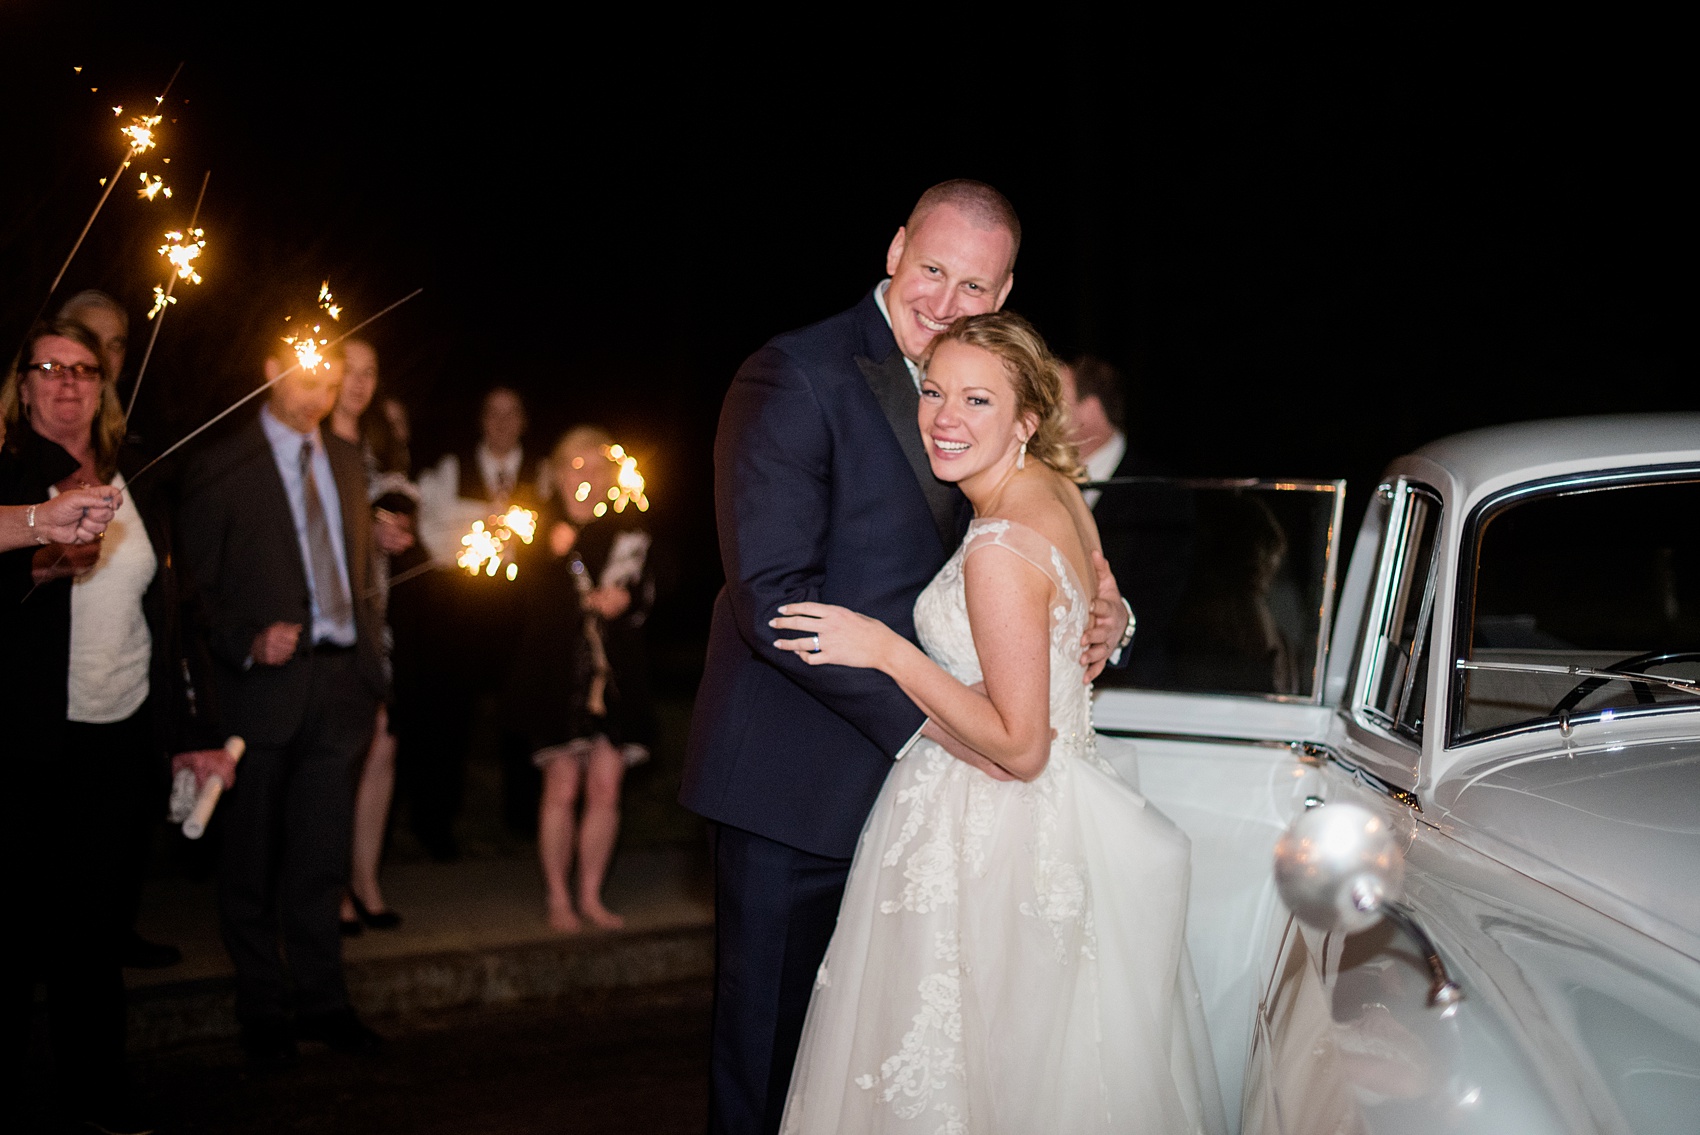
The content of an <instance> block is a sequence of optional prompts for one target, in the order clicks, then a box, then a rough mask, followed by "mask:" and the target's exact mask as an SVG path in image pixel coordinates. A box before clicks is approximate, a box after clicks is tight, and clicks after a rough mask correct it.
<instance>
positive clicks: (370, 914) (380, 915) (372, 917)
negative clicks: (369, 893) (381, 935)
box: [342, 891, 401, 933]
mask: <svg viewBox="0 0 1700 1135" xmlns="http://www.w3.org/2000/svg"><path fill="white" fill-rule="evenodd" d="M348 898H349V901H351V902H352V903H354V913H355V914H356V915H358V916H359V919H360V921H359V922H357V923H355V925H356V926H365V927H366V929H368V930H394V929H395V928H396V927H398V926H400V925H401V915H399V914H397V913H396V912H395V911H393V910H378V911H372V910H367V909H366V904H365V903H363V902H361V901H360V896H359V895H357V894H355V893H354V892H353V891H350V892H348ZM342 925H343V927H344V930H343V932H344V933H347V932H348V931H347V926H348V923H346V922H345V923H343V924H342ZM356 933H358V931H356Z"/></svg>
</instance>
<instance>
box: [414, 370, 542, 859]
mask: <svg viewBox="0 0 1700 1135" xmlns="http://www.w3.org/2000/svg"><path fill="white" fill-rule="evenodd" d="M525 429H526V413H525V404H524V403H523V402H522V401H521V400H520V396H519V395H518V394H517V393H515V392H514V391H513V390H511V389H509V388H508V387H505V386H497V387H494V388H492V389H491V390H490V391H489V392H487V393H486V394H485V395H484V401H483V408H482V410H481V412H480V415H479V432H480V436H479V442H478V444H477V445H476V446H469V447H467V448H466V449H463V450H461V451H459V452H456V453H450V454H448V455H447V456H445V457H444V458H443V459H442V460H441V461H440V462H438V464H437V465H436V466H434V467H433V468H430V469H427V470H425V471H424V472H422V473H421V474H420V476H419V488H420V494H421V499H420V505H419V535H420V539H421V540H422V541H423V542H424V544H425V546H426V548H427V549H428V550H429V551H430V553H431V556H432V558H433V559H435V560H436V561H437V562H439V563H443V564H453V563H454V562H455V557H456V556H457V555H458V554H459V553H460V551H461V543H460V540H461V537H462V536H463V535H465V534H466V532H467V530H468V529H469V528H470V527H471V526H472V524H473V523H474V522H475V521H484V520H487V519H488V518H489V517H490V516H492V515H495V514H498V513H501V512H503V511H505V510H506V509H507V508H508V506H509V505H510V504H516V503H517V504H521V505H524V506H527V507H533V508H534V507H536V504H537V497H538V493H537V491H536V486H537V459H536V457H535V456H534V455H532V454H530V453H527V452H526V450H525V448H524V446H523V444H522V439H523V438H524V436H525ZM408 587H409V590H410V591H411V594H409V595H408V596H407V599H406V602H405V605H406V607H407V608H408V610H407V611H406V613H405V614H403V613H402V612H400V611H398V613H397V614H398V617H397V620H396V622H397V625H398V626H400V627H402V628H403V634H404V635H406V634H407V633H408V632H410V631H411V632H414V634H415V637H416V641H417V643H418V645H417V648H416V657H417V660H418V661H419V662H420V663H421V664H422V665H421V669H420V670H419V671H418V672H414V671H413V670H412V668H411V661H412V660H409V662H408V663H407V664H406V665H407V666H408V673H407V674H405V675H404V677H403V681H402V686H403V695H402V701H401V705H400V706H399V708H398V722H397V724H398V727H399V729H400V738H401V744H402V748H403V749H404V750H405V751H406V752H407V754H408V757H407V764H406V766H405V767H404V768H403V769H402V776H403V785H404V790H405V792H406V795H407V796H408V799H409V804H410V806H411V807H410V811H411V819H412V822H413V830H414V833H415V834H416V835H417V836H418V837H419V841H420V842H421V843H422V844H424V845H425V849H426V851H428V852H429V853H430V854H431V856H432V857H433V858H435V859H437V860H439V861H442V862H448V861H452V860H454V859H455V858H457V857H458V856H459V854H460V851H459V845H458V844H457V842H456V840H455V836H454V821H455V819H456V817H457V815H458V814H459V812H460V804H461V792H462V785H463V781H464V778H465V769H466V757H467V752H468V750H469V748H470V746H471V738H472V727H473V723H474V721H475V720H476V718H477V716H478V711H479V708H480V703H481V701H483V700H484V699H485V698H488V697H490V696H491V695H494V694H497V693H498V692H499V691H500V690H501V689H502V688H503V686H504V684H505V683H506V680H507V674H508V670H509V667H510V666H511V665H512V661H513V659H512V653H513V652H512V650H511V649H506V648H503V647H501V646H500V645H498V646H497V647H495V648H492V647H491V645H490V644H491V642H492V641H493V640H494V641H495V642H497V643H498V644H500V643H504V642H508V641H510V640H511V639H512V638H513V637H515V636H516V635H517V634H518V630H519V625H520V623H521V622H522V617H521V616H522V612H523V610H524V608H523V605H522V603H521V597H520V594H519V591H518V590H517V589H516V588H515V587H513V586H512V585H511V584H510V582H509V581H508V580H507V579H505V578H489V577H484V576H478V577H473V576H469V575H467V574H466V573H463V572H452V571H444V572H436V573H433V574H431V575H429V576H427V577H425V578H423V579H421V580H419V581H418V583H417V584H409V585H408ZM398 594H400V592H398ZM499 747H500V752H501V760H502V813H503V819H504V821H505V822H506V824H507V825H508V827H509V828H510V829H512V830H514V831H516V832H519V833H522V834H523V833H527V832H528V831H529V829H530V826H531V823H532V820H533V817H534V816H535V814H536V809H537V772H536V770H535V769H533V768H532V766H531V762H530V761H529V760H528V759H527V758H528V754H527V753H526V751H525V750H524V746H523V744H519V743H517V742H516V738H514V737H512V736H507V735H504V736H503V737H501V738H500V744H499Z"/></svg>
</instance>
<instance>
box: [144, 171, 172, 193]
mask: <svg viewBox="0 0 1700 1135" xmlns="http://www.w3.org/2000/svg"><path fill="white" fill-rule="evenodd" d="M139 176H140V177H141V181H142V187H141V188H140V189H138V190H136V196H137V197H145V198H147V199H148V200H149V201H152V200H153V199H154V198H155V197H158V196H159V195H160V194H161V193H164V194H165V196H166V197H170V196H171V186H169V185H167V184H165V179H164V178H161V177H154V178H153V179H152V180H149V176H148V173H147V171H146V170H143V171H142V173H141V174H140V175H139Z"/></svg>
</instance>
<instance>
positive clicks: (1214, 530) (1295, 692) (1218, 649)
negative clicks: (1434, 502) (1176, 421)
mask: <svg viewBox="0 0 1700 1135" xmlns="http://www.w3.org/2000/svg"><path fill="white" fill-rule="evenodd" d="M1344 487H1345V486H1344V482H1336V481H1250V480H1248V481H1220V480H1201V479H1187V478H1161V477H1133V478H1120V479H1117V480H1114V481H1106V482H1102V483H1099V484H1095V485H1091V486H1088V494H1087V499H1088V501H1089V502H1090V503H1092V505H1093V515H1094V517H1095V518H1096V519H1097V522H1098V532H1099V536H1100V538H1101V539H1102V541H1103V545H1104V555H1105V558H1106V559H1108V560H1109V562H1110V569H1111V570H1112V571H1113V572H1114V573H1115V576H1116V582H1117V584H1118V585H1119V586H1120V588H1121V591H1122V594H1123V595H1125V596H1126V597H1127V599H1128V603H1129V604H1130V605H1131V606H1132V607H1133V610H1134V616H1135V618H1136V619H1137V620H1138V626H1137V630H1136V632H1135V634H1134V639H1133V642H1132V644H1131V646H1130V648H1129V658H1128V662H1127V666H1126V667H1125V668H1123V669H1111V670H1106V671H1105V672H1104V674H1103V675H1102V676H1101V677H1100V678H1099V680H1098V685H1099V686H1100V687H1121V688H1135V689H1148V690H1166V691H1176V692H1187V693H1212V694H1246V695H1260V696H1263V697H1276V698H1283V699H1294V700H1303V701H1315V700H1316V699H1317V698H1318V697H1319V696H1320V682H1319V673H1320V667H1321V663H1322V661H1323V659H1324V658H1325V656H1326V653H1327V638H1326V635H1327V630H1328V626H1329V623H1330V622H1331V618H1330V616H1331V614H1332V610H1331V606H1330V605H1331V603H1332V598H1333V588H1334V570H1335V569H1334V558H1335V555H1336V553H1337V544H1338V536H1339V528H1340V503H1341V497H1342V496H1343V490H1344Z"/></svg>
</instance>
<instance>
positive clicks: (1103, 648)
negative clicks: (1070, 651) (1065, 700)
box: [1080, 551, 1128, 682]
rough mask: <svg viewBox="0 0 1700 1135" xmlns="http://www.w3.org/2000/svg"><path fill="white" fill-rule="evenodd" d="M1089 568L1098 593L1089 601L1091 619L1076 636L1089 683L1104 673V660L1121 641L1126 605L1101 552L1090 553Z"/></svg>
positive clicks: (1123, 632)
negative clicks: (1090, 565) (1077, 636)
mask: <svg viewBox="0 0 1700 1135" xmlns="http://www.w3.org/2000/svg"><path fill="white" fill-rule="evenodd" d="M1092 567H1093V568H1094V570H1096V571H1097V573H1098V596H1097V598H1095V599H1093V600H1092V621H1091V622H1090V623H1088V624H1087V625H1086V633H1085V634H1084V635H1082V636H1081V637H1080V645H1081V647H1082V648H1083V649H1082V650H1081V652H1080V664H1081V665H1082V666H1084V667H1085V668H1086V681H1088V682H1091V681H1092V680H1094V679H1095V678H1097V677H1098V675H1099V674H1102V673H1103V672H1104V665H1105V663H1107V662H1109V660H1110V655H1111V654H1112V653H1114V651H1115V649H1116V648H1117V647H1118V646H1119V645H1120V644H1121V641H1122V638H1123V636H1124V635H1125V634H1126V633H1127V615H1128V611H1127V604H1126V603H1123V602H1122V593H1121V589H1120V588H1119V587H1117V586H1116V577H1115V573H1114V572H1112V571H1111V570H1110V561H1108V560H1106V559H1105V558H1104V553H1102V552H1098V551H1094V552H1093V553H1092Z"/></svg>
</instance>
